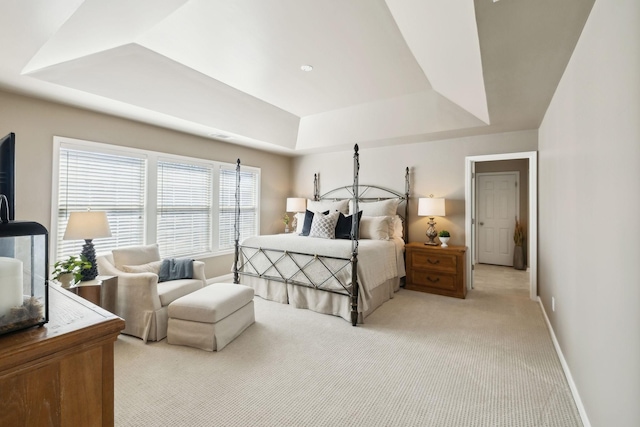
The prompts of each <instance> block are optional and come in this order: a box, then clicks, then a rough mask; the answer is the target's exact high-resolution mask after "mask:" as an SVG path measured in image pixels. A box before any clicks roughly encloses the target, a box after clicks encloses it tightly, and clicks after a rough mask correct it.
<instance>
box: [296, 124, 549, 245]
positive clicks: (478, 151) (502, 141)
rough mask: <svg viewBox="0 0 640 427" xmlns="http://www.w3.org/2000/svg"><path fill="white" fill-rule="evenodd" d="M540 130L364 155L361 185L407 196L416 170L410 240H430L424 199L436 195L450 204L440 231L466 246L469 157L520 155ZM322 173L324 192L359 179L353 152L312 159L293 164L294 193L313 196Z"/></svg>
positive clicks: (533, 147) (368, 151)
mask: <svg viewBox="0 0 640 427" xmlns="http://www.w3.org/2000/svg"><path fill="white" fill-rule="evenodd" d="M537 138H538V133H537V131H523V132H509V133H501V134H493V135H483V136H475V137H467V138H456V139H449V140H442V141H430V142H423V143H416V144H405V145H398V146H395V147H381V148H369V149H361V150H360V183H361V184H375V185H381V186H384V187H387V188H391V189H393V190H397V191H401V192H404V171H405V168H406V167H409V168H410V171H411V172H410V174H411V198H412V202H411V203H410V205H409V217H410V218H409V240H410V241H424V239H425V238H426V237H425V232H426V230H427V226H428V225H427V222H428V221H429V219H428V218H426V217H418V216H417V212H418V204H417V199H418V198H419V197H427V196H429V195H430V194H433V195H434V196H435V197H444V198H445V199H446V206H445V208H446V213H447V215H446V217H444V218H436V222H437V225H436V228H437V229H438V230H442V229H447V230H448V231H449V232H450V233H451V241H450V242H449V244H450V245H464V244H465V236H464V212H465V200H464V187H465V185H464V184H465V183H464V173H465V170H464V167H465V157H466V156H479V155H484V154H499V153H515V152H523V151H535V150H536V149H537ZM314 173H319V174H320V193H325V192H327V191H329V190H331V189H332V188H335V187H339V186H344V185H348V184H350V183H351V181H352V175H353V153H352V152H351V151H344V152H338V153H326V154H315V155H307V156H302V157H298V158H295V159H294V160H293V181H294V186H293V191H294V193H295V194H296V195H298V196H301V197H312V196H313V174H314Z"/></svg>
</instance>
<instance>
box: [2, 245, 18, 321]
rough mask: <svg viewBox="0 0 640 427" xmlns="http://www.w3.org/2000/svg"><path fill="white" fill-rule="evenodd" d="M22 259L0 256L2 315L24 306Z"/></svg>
mask: <svg viewBox="0 0 640 427" xmlns="http://www.w3.org/2000/svg"><path fill="white" fill-rule="evenodd" d="M22 299H23V296H22V261H20V260H19V259H15V258H7V257H0V316H3V315H5V314H9V311H10V310H11V308H12V307H20V306H22V302H23V301H22Z"/></svg>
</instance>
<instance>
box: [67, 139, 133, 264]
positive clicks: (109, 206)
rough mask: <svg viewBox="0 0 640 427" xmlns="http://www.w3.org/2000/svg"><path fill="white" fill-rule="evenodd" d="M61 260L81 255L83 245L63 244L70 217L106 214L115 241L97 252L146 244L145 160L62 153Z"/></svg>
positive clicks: (104, 242) (105, 241)
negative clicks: (89, 212) (85, 213)
mask: <svg viewBox="0 0 640 427" xmlns="http://www.w3.org/2000/svg"><path fill="white" fill-rule="evenodd" d="M59 160H60V166H59V177H58V220H57V227H56V229H57V233H56V239H57V259H62V258H64V257H67V256H69V255H78V254H79V253H80V252H82V245H83V244H84V241H82V240H63V239H62V238H63V236H64V232H65V230H66V228H67V222H68V219H69V214H70V213H71V212H74V211H85V210H87V208H91V209H92V210H94V211H105V212H106V213H107V218H108V220H109V227H110V228H111V234H112V237H110V238H102V239H95V240H94V241H93V244H94V246H95V248H96V252H98V253H100V252H106V251H109V250H111V249H114V248H116V247H118V246H129V245H140V244H142V243H143V241H144V226H145V223H144V200H145V176H146V159H145V158H144V157H135V156H124V155H115V154H107V153H100V152H93V151H83V150H80V149H71V148H66V147H60V159H59Z"/></svg>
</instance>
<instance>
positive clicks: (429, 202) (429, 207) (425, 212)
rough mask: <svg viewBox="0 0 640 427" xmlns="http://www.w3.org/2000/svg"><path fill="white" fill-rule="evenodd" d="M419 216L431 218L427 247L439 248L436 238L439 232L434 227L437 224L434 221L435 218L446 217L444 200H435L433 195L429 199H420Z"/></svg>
mask: <svg viewBox="0 0 640 427" xmlns="http://www.w3.org/2000/svg"><path fill="white" fill-rule="evenodd" d="M418 215H419V216H427V217H429V228H427V238H428V239H429V240H427V241H426V242H424V244H425V245H431V246H438V243H437V242H436V241H435V238H436V237H437V236H438V232H437V231H436V228H435V227H434V226H435V225H436V223H435V222H434V221H433V217H435V216H444V199H443V198H434V197H433V194H431V195H430V196H429V197H421V198H419V199H418Z"/></svg>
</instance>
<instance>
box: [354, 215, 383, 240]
mask: <svg viewBox="0 0 640 427" xmlns="http://www.w3.org/2000/svg"><path fill="white" fill-rule="evenodd" d="M390 224H391V217H390V216H363V217H362V218H361V219H360V226H359V230H358V231H359V232H360V238H361V239H373V240H389V227H390Z"/></svg>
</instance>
